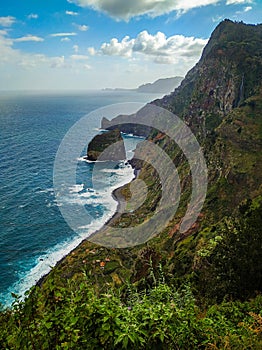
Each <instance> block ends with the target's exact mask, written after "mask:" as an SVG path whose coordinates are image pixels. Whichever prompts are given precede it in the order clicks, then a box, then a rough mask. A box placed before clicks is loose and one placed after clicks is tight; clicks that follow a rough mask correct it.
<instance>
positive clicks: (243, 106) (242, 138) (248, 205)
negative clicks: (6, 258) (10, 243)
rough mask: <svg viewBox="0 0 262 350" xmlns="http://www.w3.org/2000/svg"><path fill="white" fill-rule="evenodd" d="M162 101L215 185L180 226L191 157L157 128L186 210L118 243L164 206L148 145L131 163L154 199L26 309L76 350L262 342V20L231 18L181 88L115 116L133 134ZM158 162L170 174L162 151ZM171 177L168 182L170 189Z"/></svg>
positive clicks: (49, 279)
mask: <svg viewBox="0 0 262 350" xmlns="http://www.w3.org/2000/svg"><path fill="white" fill-rule="evenodd" d="M154 106H160V107H162V108H164V109H166V110H169V111H171V112H172V113H174V114H176V115H178V116H179V117H180V118H181V119H183V120H184V122H185V123H186V125H188V126H189V127H190V129H191V130H192V131H193V133H194V134H195V135H196V137H197V140H198V142H199V143H200V146H201V150H202V151H203V154H204V157H205V160H206V164H207V170H208V184H207V195H206V200H205V202H204V206H203V208H202V210H201V213H200V215H199V216H198V219H197V221H196V222H195V223H194V224H193V225H192V226H191V227H190V228H189V229H188V230H187V231H186V232H182V233H181V232H180V231H179V226H180V223H181V221H182V218H183V216H184V215H185V212H186V210H187V208H188V203H189V201H190V197H191V193H192V189H191V187H192V182H193V179H192V169H191V168H190V164H188V159H187V157H186V156H185V155H184V154H183V152H182V150H181V149H180V148H179V147H178V145H177V144H176V143H175V142H174V141H173V140H172V139H171V138H169V137H167V136H166V135H165V134H163V133H162V132H161V130H159V129H158V130H157V129H156V126H155V129H153V128H150V129H147V130H146V132H147V137H148V140H149V141H150V144H151V145H152V148H153V145H156V146H157V147H159V148H161V149H162V150H164V152H165V154H167V155H168V157H169V159H171V160H172V162H173V164H174V165H175V167H176V169H177V171H178V175H179V179H180V187H181V196H180V202H179V207H178V209H177V210H176V212H174V213H173V216H172V218H171V220H170V221H169V222H168V224H166V225H165V226H164V227H161V229H159V228H158V226H157V222H156V226H155V235H154V238H152V239H151V240H149V241H148V242H147V243H145V244H140V245H137V246H134V247H129V248H125V249H120V248H110V245H111V246H112V247H114V246H119V245H117V244H118V243H119V242H121V240H122V239H123V237H120V235H118V234H115V233H114V232H115V231H114V230H115V228H121V229H124V228H130V229H131V232H133V233H134V236H133V237H132V239H136V238H137V237H135V235H136V227H137V226H139V225H141V224H143V223H144V222H145V223H146V222H148V221H149V220H150V218H151V217H152V216H153V215H154V213H155V212H156V211H157V208H158V206H159V203H160V202H161V196H162V193H163V187H164V184H163V182H161V176H162V175H161V174H159V173H158V172H157V170H159V168H158V169H157V167H158V166H159V165H157V166H155V167H153V166H152V165H150V164H149V162H146V161H141V158H142V159H146V154H147V153H148V149H147V150H145V149H142V150H137V151H136V154H135V157H137V159H136V158H135V159H133V160H132V164H133V166H134V167H135V168H137V169H139V176H138V180H140V181H143V182H144V183H145V184H146V185H147V195H146V199H145V200H144V202H143V203H142V204H141V205H140V206H139V207H137V208H136V209H135V210H133V211H131V210H130V211H129V212H126V213H124V214H122V216H121V217H119V216H117V217H116V218H114V220H112V221H111V224H110V225H111V226H107V227H105V228H104V229H102V230H100V231H98V232H97V233H96V234H94V235H93V236H92V238H91V241H93V242H89V241H84V242H83V243H82V244H81V245H80V246H79V247H78V248H76V249H75V250H74V251H73V252H72V253H71V254H69V255H68V256H67V257H65V258H64V259H63V260H62V261H61V262H60V263H59V264H58V265H57V266H56V267H55V268H54V269H53V270H52V271H51V273H50V274H49V275H48V276H46V277H45V278H44V279H43V280H42V281H41V282H40V283H39V286H38V287H37V288H35V289H34V291H33V292H32V294H31V296H30V297H29V299H28V301H27V303H26V307H25V308H23V307H21V309H22V311H21V309H19V310H20V311H19V312H20V314H22V315H24V321H23V322H24V328H26V326H28V327H29V329H30V327H31V329H33V330H34V332H35V334H36V335H37V336H38V338H37V339H39V340H38V341H39V342H41V341H42V339H43V336H42V333H39V332H38V330H37V329H38V327H39V325H41V327H42V329H43V330H46V329H48V330H52V332H51V331H50V332H51V334H50V336H49V338H48V339H50V344H52V345H54V344H55V345H57V346H59V344H61V343H63V342H64V343H65V342H68V344H69V345H68V347H67V348H70V346H71V348H80V349H82V348H83V349H84V348H87V347H86V346H87V344H88V341H90V344H91V345H90V349H99V348H107V349H114V348H116V349H117V348H119V349H123V348H130V349H149V348H153V349H170V350H171V349H176V348H177V349H199V348H201V349H212V348H214V349H243V350H244V349H259V348H261V346H262V344H261V325H262V315H261V309H262V303H261V292H262V239H261V237H262V232H261V227H262V210H261V209H262V159H261V155H262V25H257V26H253V25H246V24H244V23H234V22H232V21H229V20H225V21H223V22H222V23H220V24H219V25H218V27H217V28H216V29H215V31H214V32H213V34H212V35H211V38H210V40H209V42H208V44H207V46H206V47H205V49H204V51H203V54H202V57H201V59H200V61H199V62H198V63H197V64H196V66H195V67H194V68H193V69H192V70H191V71H189V72H188V74H187V75H186V77H185V79H184V80H183V81H182V83H181V85H180V86H179V87H178V88H177V89H176V90H175V91H174V92H173V93H172V94H170V95H168V96H165V97H164V98H163V99H159V100H155V101H153V102H152V103H151V105H149V106H146V107H144V108H143V109H142V110H141V111H139V112H138V113H137V115H133V116H120V117H117V118H118V119H116V124H117V122H119V121H121V123H118V124H117V126H116V127H117V128H120V129H121V125H120V124H122V123H123V121H124V120H126V123H125V125H124V127H125V131H131V132H132V131H134V128H135V127H136V126H135V127H134V126H133V125H132V121H133V123H134V122H135V121H136V120H137V119H136V118H139V119H140V120H143V118H144V117H145V116H146V118H148V116H149V115H150V113H149V112H150V111H151V110H152V109H151V108H152V107H154ZM121 118H122V119H121ZM174 120H175V119H174ZM174 120H172V118H171V117H170V118H169V120H166V119H165V115H164V116H163V120H162V122H163V124H165V123H166V125H173V124H174ZM104 122H107V121H104ZM175 127H176V126H175V125H173V128H174V129H175ZM108 128H113V127H112V125H108ZM127 128H129V129H128V130H127ZM138 155H139V156H138ZM138 158H140V159H138ZM157 161H158V163H155V164H160V165H161V164H162V169H161V170H164V171H163V172H164V173H165V166H164V164H165V163H164V162H163V159H161V158H160V157H159V159H158V160H157ZM171 180H172V178H171V177H169V176H167V177H166V179H165V181H166V182H167V184H168V186H169V187H168V188H171V187H172V182H171ZM131 193H132V195H131ZM121 195H122V196H124V197H125V198H126V199H127V200H130V202H131V201H132V197H133V196H134V197H137V198H140V196H141V193H140V187H139V186H138V187H136V186H133V188H132V189H131V188H130V185H127V186H124V187H123V188H122V189H121ZM171 204H172V203H170V206H171ZM168 209H169V207H168V205H167V206H166V207H165V210H168ZM132 230H133V231H132ZM116 232H117V231H116ZM145 233H146V232H145ZM96 242H100V243H101V242H104V243H105V246H103V245H97V244H96ZM250 299H252V300H250ZM87 300H88V302H87ZM67 313H68V315H71V316H70V319H69V318H68V317H67ZM28 315H29V316H28ZM79 315H81V316H79ZM60 316H61V317H60ZM8 317H9V318H8ZM30 317H31V319H30ZM59 317H60V318H61V319H63V322H62V321H59ZM42 318H43V319H44V321H43V322H41V319H42ZM6 319H7V320H9V321H8V322H10V328H9V329H8V330H6V333H8V332H10V329H14V328H12V327H13V324H15V325H17V324H18V325H17V328H18V331H17V328H15V331H13V337H11V338H10V339H11V340H10V342H12V341H13V342H15V338H16V336H17V334H20V335H21V333H22V330H21V328H20V329H19V327H20V325H19V322H17V323H15V321H16V320H15V319H14V320H13V319H12V317H11V316H10V315H5V318H2V324H5V322H6ZM10 319H11V321H10ZM28 320H29V321H28ZM12 322H13V323H12ZM0 324H1V322H0ZM6 327H7V326H6ZM26 329H28V328H26ZM19 330H20V333H19ZM86 330H88V331H86ZM85 332H87V333H85ZM11 333H12V331H11ZM28 334H30V332H29V331H28ZM45 334H46V336H47V334H48V331H47V330H46V331H45ZM62 336H64V338H65V339H61V340H57V339H60V338H59V337H62ZM0 339H1V336H0ZM27 339H28V338H27ZM68 339H69V340H68ZM88 339H89V340H88ZM90 339H91V340H92V342H91V340H90ZM116 339H117V341H116ZM30 341H31V342H32V340H30ZM5 344H7V343H5ZM36 344H37V343H36ZM70 344H71V345H70ZM72 344H73V345H72ZM6 347H7V345H6ZM65 347H66V346H65ZM21 348H23V347H21ZM32 348H33V347H32ZM46 348H48V347H46Z"/></svg>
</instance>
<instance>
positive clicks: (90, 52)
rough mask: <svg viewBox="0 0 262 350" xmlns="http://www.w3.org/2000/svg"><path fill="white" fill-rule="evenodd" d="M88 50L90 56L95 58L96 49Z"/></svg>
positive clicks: (90, 48)
mask: <svg viewBox="0 0 262 350" xmlns="http://www.w3.org/2000/svg"><path fill="white" fill-rule="evenodd" d="M87 50H88V53H89V55H91V56H95V54H96V50H95V48H94V47H89V48H88V49H87Z"/></svg>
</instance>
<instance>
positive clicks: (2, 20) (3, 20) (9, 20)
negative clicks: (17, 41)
mask: <svg viewBox="0 0 262 350" xmlns="http://www.w3.org/2000/svg"><path fill="white" fill-rule="evenodd" d="M15 21H16V18H15V17H13V16H7V17H0V26H2V27H11V25H12V24H13V23H15Z"/></svg>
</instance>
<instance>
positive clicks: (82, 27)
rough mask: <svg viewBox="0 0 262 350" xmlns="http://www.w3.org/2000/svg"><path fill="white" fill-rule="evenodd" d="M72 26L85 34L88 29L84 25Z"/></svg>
mask: <svg viewBox="0 0 262 350" xmlns="http://www.w3.org/2000/svg"><path fill="white" fill-rule="evenodd" d="M74 25H75V27H76V28H77V29H78V30H80V31H81V32H86V31H87V30H88V29H89V27H88V26H87V25H85V24H83V25H80V24H74Z"/></svg>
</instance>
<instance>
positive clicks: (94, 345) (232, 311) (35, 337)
mask: <svg viewBox="0 0 262 350" xmlns="http://www.w3.org/2000/svg"><path fill="white" fill-rule="evenodd" d="M124 288H125V293H121V292H120V291H118V292H117V291H116V290H110V289H109V290H108V291H107V293H104V294H101V295H98V294H97V293H96V292H95V290H94V288H91V287H90V285H89V284H88V282H87V281H85V280H83V282H82V283H80V284H78V283H77V284H75V283H72V282H71V281H69V282H68V284H67V286H66V287H62V288H61V287H60V288H54V287H53V286H52V285H50V286H49V294H48V295H45V294H42V293H41V291H40V290H39V288H37V287H36V288H34V289H33V290H32V291H31V295H30V298H28V299H27V300H26V301H25V302H19V301H16V302H15V303H14V305H13V309H12V310H11V311H10V310H8V311H5V312H3V313H2V314H1V316H0V327H1V333H0V343H1V348H2V349H19V350H22V349H26V350H29V349H172V350H173V349H259V348H261V346H262V333H261V332H262V314H261V308H262V296H257V297H256V298H255V299H253V300H251V301H249V302H242V303H241V302H224V303H222V304H220V305H213V306H211V307H209V308H208V309H206V310H201V309H200V308H199V307H198V305H197V303H196V301H195V299H194V296H193V294H192V291H191V288H190V287H189V286H188V285H185V286H183V287H181V288H180V289H179V290H176V289H174V288H173V287H169V286H168V285H167V284H165V283H164V281H163V280H162V281H159V282H157V283H156V284H155V286H153V287H152V288H150V289H149V290H147V291H141V292H138V291H137V290H136V289H135V288H134V287H133V286H132V285H129V284H126V285H124Z"/></svg>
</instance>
